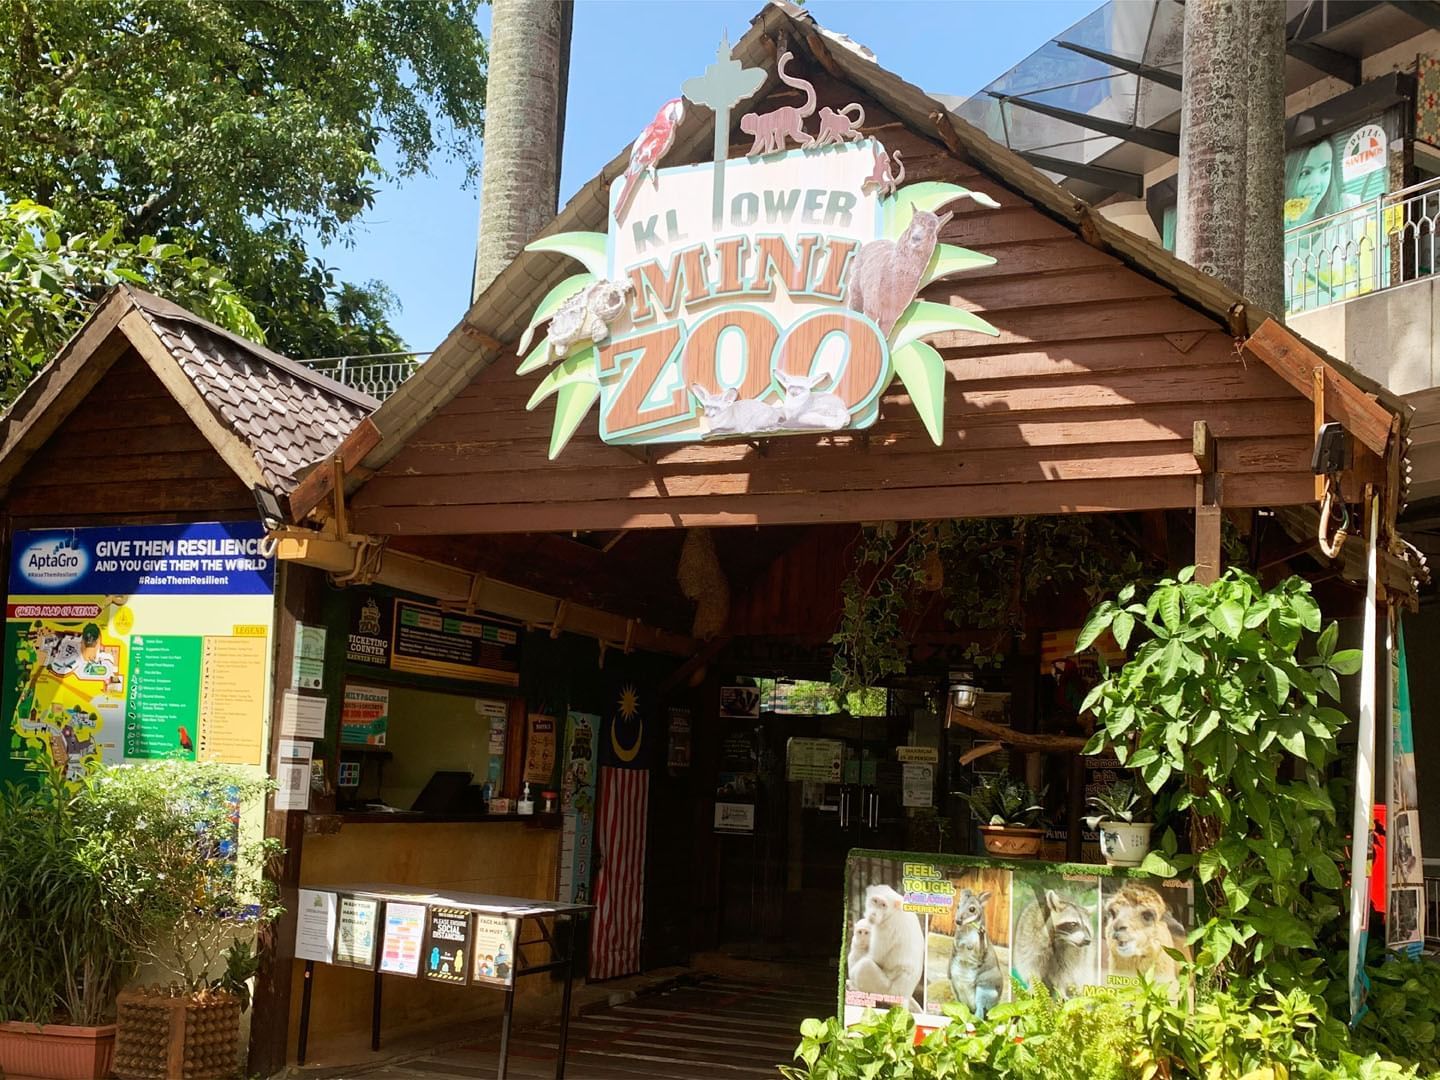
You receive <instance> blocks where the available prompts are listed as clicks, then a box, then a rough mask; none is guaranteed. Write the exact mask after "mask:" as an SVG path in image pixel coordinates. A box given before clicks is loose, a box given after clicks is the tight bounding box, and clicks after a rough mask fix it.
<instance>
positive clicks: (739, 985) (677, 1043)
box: [364, 968, 835, 1080]
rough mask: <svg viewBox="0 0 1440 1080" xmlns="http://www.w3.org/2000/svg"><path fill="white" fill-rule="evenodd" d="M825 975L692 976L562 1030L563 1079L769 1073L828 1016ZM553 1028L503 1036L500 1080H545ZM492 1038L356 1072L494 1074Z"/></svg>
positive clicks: (667, 1079) (423, 1079) (416, 1079)
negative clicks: (505, 1063) (506, 1046)
mask: <svg viewBox="0 0 1440 1080" xmlns="http://www.w3.org/2000/svg"><path fill="white" fill-rule="evenodd" d="M833 978H834V977H833V974H829V973H827V972H826V971H825V970H824V969H819V970H817V969H806V968H797V969H795V971H794V972H793V974H787V976H786V977H785V978H783V979H781V980H777V981H771V982H764V981H758V980H756V981H751V980H748V979H743V978H734V977H721V976H710V977H703V976H702V977H700V978H699V979H698V980H697V981H696V982H695V983H693V984H691V985H686V986H681V987H679V988H677V989H674V990H671V991H668V992H666V993H662V994H656V995H653V996H649V997H642V998H638V999H636V1000H634V1001H631V1002H628V1003H626V1004H623V1005H617V1006H613V1007H611V1008H608V1009H604V1010H601V1011H598V1012H594V1013H591V1014H589V1015H587V1016H584V1017H580V1018H577V1019H575V1020H572V1021H571V1023H570V1046H569V1053H568V1054H567V1055H566V1062H567V1064H566V1069H565V1076H566V1077H567V1080H641V1078H643V1080H747V1078H750V1077H755V1078H759V1077H768V1078H771V1080H773V1078H775V1077H776V1076H777V1075H778V1074H777V1073H776V1071H775V1070H776V1066H777V1065H780V1064H782V1063H786V1062H789V1061H790V1060H791V1055H792V1054H793V1053H794V1050H795V1045H796V1043H797V1042H798V1041H799V1029H800V1021H801V1020H803V1019H805V1018H806V1017H807V1016H830V1015H833V1014H834V1011H835V984H834V981H833ZM558 1033H559V1029H558V1027H557V1026H556V1025H553V1024H552V1025H547V1026H545V1027H540V1028H533V1029H530V1030H527V1031H519V1030H517V1031H516V1032H515V1033H514V1034H513V1035H512V1036H511V1042H510V1068H509V1074H508V1077H509V1080H548V1078H550V1077H553V1076H554V1075H555V1049H556V1042H557V1036H558ZM498 1045H499V1040H498V1038H488V1039H486V1040H483V1041H480V1042H476V1043H474V1044H472V1045H466V1046H461V1047H458V1048H452V1049H449V1050H446V1051H444V1052H440V1053H434V1054H429V1055H424V1056H420V1057H417V1058H414V1059H411V1060H409V1061H405V1062H400V1063H394V1064H390V1065H387V1066H384V1067H382V1068H379V1069H376V1070H374V1071H372V1072H367V1073H365V1074H364V1075H365V1077H366V1078H367V1080H371V1078H373V1080H461V1078H463V1080H470V1078H472V1077H493V1076H495V1075H496V1065H497V1056H496V1054H497V1048H498Z"/></svg>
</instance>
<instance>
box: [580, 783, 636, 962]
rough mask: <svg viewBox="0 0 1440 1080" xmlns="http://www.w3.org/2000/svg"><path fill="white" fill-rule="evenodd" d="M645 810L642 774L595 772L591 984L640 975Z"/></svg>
mask: <svg viewBox="0 0 1440 1080" xmlns="http://www.w3.org/2000/svg"><path fill="white" fill-rule="evenodd" d="M649 807H650V773H649V771H648V770H646V769H617V768H602V769H601V770H600V806H599V810H598V813H597V815H596V829H597V832H598V834H599V835H598V836H597V838H596V846H597V847H598V848H599V850H600V860H599V861H600V870H599V874H598V877H597V879H596V882H595V924H594V927H593V928H592V929H591V933H590V978H592V979H613V978H615V977H617V976H620V975H633V974H634V973H636V972H637V971H639V970H640V928H641V926H642V925H643V923H644V921H645V823H646V821H647V819H648V811H649Z"/></svg>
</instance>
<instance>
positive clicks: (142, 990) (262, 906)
mask: <svg viewBox="0 0 1440 1080" xmlns="http://www.w3.org/2000/svg"><path fill="white" fill-rule="evenodd" d="M269 787H270V781H269V780H267V779H266V778H265V777H264V776H263V775H256V774H255V773H253V772H250V771H246V770H240V769H236V768H232V767H229V766H223V765H214V764H196V763H193V762H181V761H165V762H156V763H153V764H146V765H124V766H116V767H111V768H105V769H101V770H99V771H98V772H97V774H96V775H95V776H94V777H93V778H92V779H91V781H90V782H89V783H88V784H87V786H86V797H85V799H84V802H83V805H84V808H85V814H86V816H87V817H89V818H90V819H91V821H92V822H93V826H94V827H95V828H96V829H108V830H112V831H115V832H118V833H121V834H123V835H125V836H126V837H128V838H129V843H128V847H127V849H126V851H125V854H124V856H123V857H122V858H117V859H115V860H114V863H113V865H112V867H111V870H112V872H113V873H114V874H115V876H116V877H117V878H118V879H123V881H124V882H125V884H126V887H127V888H128V890H129V892H130V894H131V896H132V898H133V901H134V919H133V921H132V923H131V924H130V926H129V928H128V931H127V932H128V935H129V942H130V946H131V948H132V949H133V950H134V951H135V954H136V956H137V957H138V958H139V959H141V960H142V961H144V962H145V964H146V965H147V968H149V969H153V970H157V971H160V972H163V973H164V976H165V979H164V980H162V981H159V982H156V983H152V984H149V985H146V986H143V987H139V988H134V989H130V990H127V991H125V992H124V993H122V994H121V995H120V997H119V1007H118V1012H117V1030H116V1046H115V1065H114V1068H115V1075H116V1076H118V1077H121V1078H122V1080H125V1078H139V1077H153V1076H173V1077H181V1076H183V1077H185V1078H187V1080H205V1078H210V1077H215V1078H220V1077H230V1076H233V1075H235V1073H236V1072H237V1071H238V1069H239V1058H240V1017H241V1013H242V1012H243V1010H244V1008H245V1007H246V1006H247V1005H248V997H249V995H248V979H249V978H250V976H251V975H253V974H254V968H255V958H254V954H253V952H252V951H251V949H250V945H249V942H250V941H251V940H253V938H254V935H255V933H256V931H257V929H258V928H259V927H260V926H261V925H263V924H264V923H266V922H268V921H269V920H271V919H273V918H274V917H275V916H276V915H278V914H279V909H278V908H277V907H276V906H275V899H276V889H275V885H274V883H273V880H271V878H270V876H269V875H267V873H266V868H267V864H268V862H269V860H270V858H271V857H272V856H273V855H275V854H277V853H278V844H276V843H275V842H274V841H269V840H266V839H265V838H264V836H263V833H262V832H261V830H260V827H259V824H258V822H252V821H250V820H249V819H248V818H247V815H246V813H245V811H246V809H247V808H252V807H258V806H263V805H264V796H265V793H266V792H267V791H268V790H269Z"/></svg>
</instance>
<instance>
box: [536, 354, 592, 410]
mask: <svg viewBox="0 0 1440 1080" xmlns="http://www.w3.org/2000/svg"><path fill="white" fill-rule="evenodd" d="M574 383H589V384H591V385H594V386H596V387H598V386H599V385H600V376H599V375H597V374H596V373H595V347H594V346H593V345H592V346H591V347H590V348H588V349H585V350H583V351H581V352H578V353H576V354H575V355H574V356H570V357H567V358H566V359H564V360H562V361H560V363H558V364H556V365H555V367H554V368H553V369H552V370H551V372H550V374H549V375H546V376H545V378H544V379H542V380H541V382H540V385H539V386H537V387H536V388H535V393H533V394H531V395H530V400H529V401H527V402H526V403H525V408H526V409H527V410H530V409H533V408H535V406H536V405H539V404H540V402H542V401H544V400H545V399H546V398H547V397H549V396H550V395H551V394H553V393H556V392H557V391H558V390H560V389H561V388H562V387H565V386H570V385H572V384H574Z"/></svg>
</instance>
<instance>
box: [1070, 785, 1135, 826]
mask: <svg viewBox="0 0 1440 1080" xmlns="http://www.w3.org/2000/svg"><path fill="white" fill-rule="evenodd" d="M1085 801H1086V802H1087V803H1088V804H1089V805H1090V807H1091V809H1093V810H1098V811H1099V813H1097V814H1095V815H1094V816H1093V817H1087V818H1086V819H1085V823H1086V824H1087V825H1089V826H1090V828H1092V829H1093V828H1094V827H1095V825H1096V824H1097V823H1099V822H1101V821H1124V822H1126V823H1130V822H1134V821H1135V820H1137V819H1139V820H1142V821H1143V820H1144V818H1145V815H1146V814H1147V813H1148V812H1149V806H1148V800H1146V798H1145V791H1144V789H1143V788H1142V787H1140V786H1139V785H1137V784H1136V783H1135V781H1133V780H1115V781H1112V782H1111V783H1108V784H1106V785H1105V786H1104V787H1102V788H1100V790H1098V791H1096V792H1095V794H1093V795H1091V796H1090V797H1089V798H1088V799H1086V800H1085Z"/></svg>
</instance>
